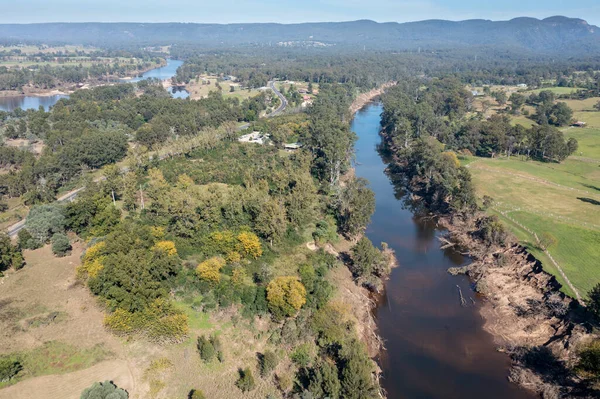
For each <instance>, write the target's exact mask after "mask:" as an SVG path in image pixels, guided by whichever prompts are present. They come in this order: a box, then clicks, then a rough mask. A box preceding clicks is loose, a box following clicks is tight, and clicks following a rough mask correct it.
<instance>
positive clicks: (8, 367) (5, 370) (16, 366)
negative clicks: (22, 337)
mask: <svg viewBox="0 0 600 399" xmlns="http://www.w3.org/2000/svg"><path fill="white" fill-rule="evenodd" d="M22 369H23V365H22V364H21V362H20V361H19V360H18V359H16V358H14V357H0V382H8V381H10V380H12V379H13V378H14V377H16V375H17V374H19V371H21V370H22Z"/></svg>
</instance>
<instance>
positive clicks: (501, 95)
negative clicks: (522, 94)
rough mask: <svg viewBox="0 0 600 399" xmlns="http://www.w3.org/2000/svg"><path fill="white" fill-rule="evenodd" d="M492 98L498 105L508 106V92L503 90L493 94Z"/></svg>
mask: <svg viewBox="0 0 600 399" xmlns="http://www.w3.org/2000/svg"><path fill="white" fill-rule="evenodd" d="M492 97H494V99H495V100H496V101H497V102H498V105H504V104H506V100H507V99H508V96H507V95H506V92H504V91H502V90H499V91H495V92H493V93H492Z"/></svg>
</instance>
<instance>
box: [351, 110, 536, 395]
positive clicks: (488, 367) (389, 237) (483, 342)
mask: <svg viewBox="0 0 600 399" xmlns="http://www.w3.org/2000/svg"><path fill="white" fill-rule="evenodd" d="M381 112H382V107H381V105H379V104H373V105H369V106H368V107H366V108H365V109H363V110H361V111H360V112H359V113H358V114H357V115H356V117H355V119H354V122H353V125H352V127H353V130H354V131H355V132H356V133H357V134H358V137H359V139H358V142H357V143H356V151H357V166H356V174H357V175H358V176H360V177H364V178H367V179H368V180H369V181H370V183H371V188H372V189H373V191H374V192H375V198H376V211H375V214H374V215H373V220H372V223H371V225H370V226H369V227H368V229H367V236H368V237H369V238H370V239H371V240H372V241H373V243H374V244H379V243H380V242H387V243H388V244H389V245H390V247H391V248H393V249H394V250H395V251H396V257H397V258H398V263H399V267H398V268H396V269H394V271H393V272H392V274H391V276H390V280H389V281H388V282H387V284H386V293H385V294H384V295H383V296H382V298H380V301H379V304H378V307H377V309H376V310H375V315H376V318H377V324H378V327H379V331H380V334H381V336H382V337H383V339H384V341H385V346H386V349H387V350H386V351H385V352H384V353H382V354H381V356H380V364H381V367H382V369H383V380H382V384H383V386H384V388H385V390H386V391H387V393H388V398H390V399H397V398H403V399H404V398H406V399H412V398H461V399H468V398H473V399H475V398H477V399H479V398H489V399H495V398H498V399H499V398H533V396H532V395H530V394H529V393H527V392H525V391H523V390H521V389H519V388H518V387H517V386H515V385H513V384H511V383H509V382H508V380H507V378H506V377H507V374H508V368H509V359H508V357H507V356H505V355H504V354H501V353H498V352H497V351H496V350H495V346H494V344H493V342H492V337H491V336H490V335H489V334H487V333H485V332H484V331H483V330H482V320H481V317H480V315H479V311H478V307H477V306H478V305H477V301H478V300H479V299H478V298H476V296H475V293H474V292H473V290H472V289H471V284H470V282H469V280H468V279H467V278H466V277H464V276H458V277H456V276H451V275H450V274H448V273H447V269H448V268H449V267H452V266H459V265H463V264H465V263H466V262H468V259H466V258H464V257H463V256H462V255H461V254H459V253H457V252H455V251H453V250H451V249H447V250H441V249H440V242H439V239H438V237H439V235H440V232H439V231H438V230H436V224H435V221H434V220H432V219H431V218H422V217H417V216H415V215H414V214H413V213H412V212H411V211H410V210H409V209H405V208H403V204H402V202H401V201H400V200H399V199H398V198H397V195H398V196H400V194H399V193H401V190H397V189H395V188H394V186H393V185H392V183H391V182H390V179H389V178H388V176H386V174H385V173H384V170H385V168H386V165H385V164H384V162H383V161H382V158H381V156H380V155H379V153H378V151H377V145H378V144H379V143H380V141H381V140H380V137H379V134H378V133H379V127H380V114H381ZM457 286H458V287H460V289H461V290H462V292H463V295H464V296H465V299H466V300H467V302H468V304H467V306H466V307H462V306H461V305H460V300H459V294H458V288H457ZM471 299H472V300H471ZM473 302H475V303H476V304H473Z"/></svg>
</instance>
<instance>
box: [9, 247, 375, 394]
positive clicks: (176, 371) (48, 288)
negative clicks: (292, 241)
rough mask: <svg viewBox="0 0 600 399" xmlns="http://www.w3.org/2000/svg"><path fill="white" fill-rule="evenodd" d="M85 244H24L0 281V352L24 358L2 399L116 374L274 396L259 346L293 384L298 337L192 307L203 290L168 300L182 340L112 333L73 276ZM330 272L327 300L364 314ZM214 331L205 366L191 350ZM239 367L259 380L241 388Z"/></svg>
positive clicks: (152, 387)
mask: <svg viewBox="0 0 600 399" xmlns="http://www.w3.org/2000/svg"><path fill="white" fill-rule="evenodd" d="M83 247H84V245H83V243H76V244H75V245H74V250H73V253H72V254H71V255H70V256H67V257H64V258H56V257H54V256H53V255H52V253H51V250H50V248H49V246H46V247H44V248H41V249H39V250H36V251H25V258H26V261H27V265H26V266H25V268H23V269H22V270H19V271H17V272H15V271H12V270H11V271H9V272H7V273H6V276H5V277H4V278H2V279H0V287H1V288H0V337H1V339H0V355H5V354H19V355H20V357H21V359H22V360H23V363H24V366H25V370H24V371H23V372H22V373H21V374H20V375H19V376H18V378H17V380H16V381H11V382H10V383H8V384H6V383H5V384H4V385H0V399H26V398H27V399H29V398H36V399H56V398H61V399H63V398H64V399H78V398H79V397H80V394H81V391H82V390H83V389H84V388H86V387H88V386H90V385H91V384H92V383H94V382H96V381H105V380H113V381H114V382H115V383H116V384H117V385H118V386H120V387H123V388H124V389H126V390H127V391H128V392H129V393H130V397H131V398H144V399H152V398H156V399H171V398H185V397H187V395H188V393H189V391H190V390H191V389H201V390H202V391H203V392H204V394H205V395H206V397H207V398H213V399H235V398H252V399H264V398H265V397H266V396H267V395H269V394H272V395H274V397H276V398H279V397H281V394H280V392H279V390H278V389H277V384H276V381H275V378H274V375H273V374H271V375H270V376H268V377H265V378H261V377H260V374H259V370H258V362H257V353H259V352H263V351H264V350H265V349H270V350H272V351H274V352H275V353H276V354H277V355H278V358H279V359H281V361H280V363H279V365H278V366H277V368H276V369H275V370H274V373H276V374H277V375H278V376H281V377H282V378H283V379H284V380H288V381H289V382H290V384H291V383H292V381H293V379H294V375H295V374H294V369H295V368H294V367H292V364H291V363H290V360H289V359H288V357H289V354H290V353H291V352H293V351H294V349H295V348H296V347H297V346H298V345H301V344H302V341H298V342H297V344H294V345H289V346H288V345H278V346H274V345H273V344H271V343H270V342H269V338H270V333H269V330H270V329H271V331H272V325H271V326H270V323H271V321H270V319H260V318H255V319H245V318H242V317H241V316H240V314H239V312H238V309H237V308H235V307H233V308H229V309H227V310H224V311H220V312H216V313H213V314H211V315H209V314H207V313H203V312H200V311H198V310H197V309H198V306H200V305H199V304H200V302H201V297H195V296H194V297H185V298H184V297H177V300H176V302H175V303H176V306H178V307H180V308H181V309H183V310H184V311H185V313H186V314H187V315H188V317H189V325H190V334H189V338H188V339H187V340H186V341H185V342H182V343H180V344H175V345H156V344H153V343H149V342H145V341H143V340H140V339H131V340H129V339H121V338H118V337H116V336H114V335H112V334H110V333H109V332H107V331H106V330H105V329H104V326H103V318H104V313H103V312H102V309H101V307H100V306H99V304H98V302H97V300H96V298H94V297H93V296H92V295H91V294H90V292H89V289H88V288H87V287H85V286H84V285H83V284H81V283H80V282H78V281H77V279H76V278H75V271H76V268H77V266H79V265H80V257H81V254H82V250H83ZM310 252H311V250H310V249H309V248H307V247H306V245H299V246H295V247H292V248H289V252H286V255H285V256H284V257H283V258H282V259H281V260H280V261H281V262H282V263H284V264H286V265H289V264H291V263H292V262H297V263H294V264H299V263H302V262H305V261H307V257H308V256H309V254H310ZM284 270H285V269H284ZM330 279H331V281H332V283H335V284H336V286H338V287H339V288H338V290H337V291H336V294H335V295H336V296H335V300H334V303H339V306H340V307H343V308H344V309H345V310H346V311H345V312H344V314H346V315H347V316H346V319H347V320H359V319H361V320H362V319H363V318H365V317H367V316H368V315H369V308H368V306H367V304H368V298H367V297H366V296H365V295H364V292H363V291H364V290H363V289H361V288H359V287H357V286H356V285H355V284H354V283H353V281H352V278H351V276H350V272H349V271H348V269H347V268H345V267H341V266H340V267H338V268H337V269H334V270H332V271H331V273H330ZM349 304H352V305H349ZM361 306H362V307H364V309H361ZM356 309H359V311H357V310H356ZM357 328H358V327H357ZM359 333H360V334H363V335H368V334H370V331H359ZM211 334H216V335H218V336H219V338H220V340H221V342H222V343H223V348H224V361H223V362H219V361H217V360H214V361H213V362H211V363H208V364H206V363H204V362H202V361H201V359H200V357H199V355H198V351H197V349H196V339H197V337H198V336H199V335H206V336H208V335H211ZM312 350H316V348H312ZM244 367H250V368H251V369H252V370H253V373H254V377H255V380H256V389H254V390H252V391H251V392H248V393H245V394H244V393H242V392H241V391H240V390H239V389H238V388H237V387H236V386H235V381H236V380H237V378H238V370H239V369H240V368H244Z"/></svg>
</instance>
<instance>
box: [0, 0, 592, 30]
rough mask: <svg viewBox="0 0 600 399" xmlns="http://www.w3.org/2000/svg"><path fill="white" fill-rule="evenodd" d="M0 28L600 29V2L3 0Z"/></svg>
mask: <svg viewBox="0 0 600 399" xmlns="http://www.w3.org/2000/svg"><path fill="white" fill-rule="evenodd" d="M0 6H1V8H0V9H1V10H2V12H0V23H27V22H88V21H98V22H204V23H232V22H280V23H290V22H307V21H348V20H356V19H372V20H375V21H379V22H388V21H397V22H406V21H417V20H423V19H432V18H436V19H451V20H461V19H471V18H484V19H493V20H504V19H510V18H513V17H517V16H531V17H537V18H544V17H548V16H553V15H566V16H570V17H578V18H583V19H585V20H587V21H588V22H590V23H592V24H595V25H600V0H500V1H495V0H424V1H419V0H300V1H298V0H260V1H248V0H211V1H207V0H0Z"/></svg>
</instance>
